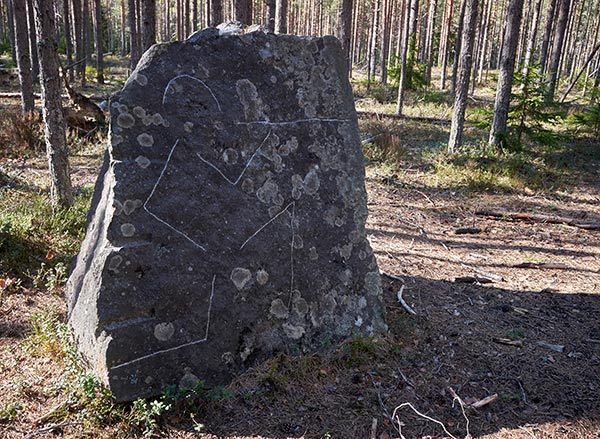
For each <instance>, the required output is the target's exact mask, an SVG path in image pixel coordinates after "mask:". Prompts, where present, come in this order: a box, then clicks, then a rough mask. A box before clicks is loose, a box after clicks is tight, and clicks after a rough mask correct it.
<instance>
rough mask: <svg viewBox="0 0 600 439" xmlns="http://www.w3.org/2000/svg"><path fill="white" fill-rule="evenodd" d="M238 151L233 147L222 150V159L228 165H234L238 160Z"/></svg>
mask: <svg viewBox="0 0 600 439" xmlns="http://www.w3.org/2000/svg"><path fill="white" fill-rule="evenodd" d="M238 155H239V154H238V152H237V151H236V150H235V149H233V148H227V149H226V150H225V151H223V161H224V162H225V163H226V164H228V165H235V164H237V161H238Z"/></svg>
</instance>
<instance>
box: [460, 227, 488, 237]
mask: <svg viewBox="0 0 600 439" xmlns="http://www.w3.org/2000/svg"><path fill="white" fill-rule="evenodd" d="M481 232H483V229H482V228H480V227H459V228H458V229H454V233H455V234H457V235H476V234H478V233H481Z"/></svg>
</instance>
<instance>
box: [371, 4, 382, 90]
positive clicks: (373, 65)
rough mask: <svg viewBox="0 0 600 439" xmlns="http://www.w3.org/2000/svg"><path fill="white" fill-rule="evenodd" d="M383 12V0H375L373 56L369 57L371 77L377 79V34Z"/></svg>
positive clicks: (372, 38)
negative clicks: (380, 15)
mask: <svg viewBox="0 0 600 439" xmlns="http://www.w3.org/2000/svg"><path fill="white" fill-rule="evenodd" d="M380 12H381V0H375V9H374V10H373V29H372V34H371V56H370V58H369V71H370V74H371V78H373V79H375V71H376V69H377V62H376V59H377V35H379V14H380Z"/></svg>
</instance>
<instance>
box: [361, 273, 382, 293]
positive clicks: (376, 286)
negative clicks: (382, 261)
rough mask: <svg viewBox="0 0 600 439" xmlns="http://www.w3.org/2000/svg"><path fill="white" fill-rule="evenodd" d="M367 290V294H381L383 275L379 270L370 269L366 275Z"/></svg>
mask: <svg viewBox="0 0 600 439" xmlns="http://www.w3.org/2000/svg"><path fill="white" fill-rule="evenodd" d="M365 290H366V291H367V294H370V295H372V296H377V295H379V294H381V275H380V274H379V271H370V272H369V273H367V274H366V275H365Z"/></svg>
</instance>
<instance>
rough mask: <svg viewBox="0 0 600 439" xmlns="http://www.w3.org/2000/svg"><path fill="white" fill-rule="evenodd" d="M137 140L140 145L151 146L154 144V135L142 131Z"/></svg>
mask: <svg viewBox="0 0 600 439" xmlns="http://www.w3.org/2000/svg"><path fill="white" fill-rule="evenodd" d="M137 141H138V143H139V144H140V145H142V146H144V147H146V148H149V147H151V146H152V145H154V137H152V135H150V134H148V133H142V134H140V135H139V136H137Z"/></svg>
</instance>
